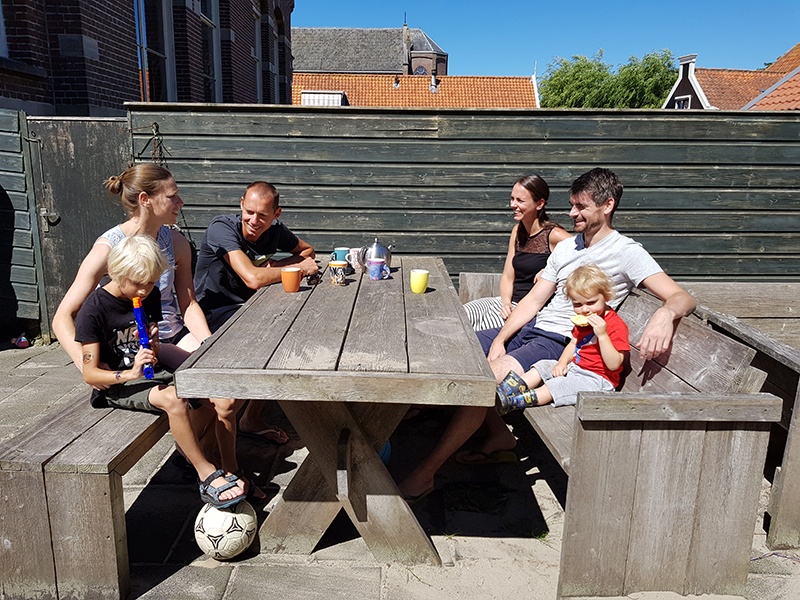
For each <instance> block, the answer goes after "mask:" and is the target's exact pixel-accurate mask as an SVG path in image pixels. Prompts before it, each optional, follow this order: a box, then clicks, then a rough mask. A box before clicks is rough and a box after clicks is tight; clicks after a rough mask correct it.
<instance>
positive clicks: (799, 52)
mask: <svg viewBox="0 0 800 600" xmlns="http://www.w3.org/2000/svg"><path fill="white" fill-rule="evenodd" d="M797 67H800V44H796V45H795V46H794V48H792V49H791V50H789V51H788V52H787V53H786V54H784V55H782V56H781V57H780V58H778V60H776V61H775V62H774V63H772V64H771V65H770V66H768V67H767V68H766V69H765V71H771V72H773V73H783V74H786V73H791V72H792V71H794V70H795V69H796V68H797Z"/></svg>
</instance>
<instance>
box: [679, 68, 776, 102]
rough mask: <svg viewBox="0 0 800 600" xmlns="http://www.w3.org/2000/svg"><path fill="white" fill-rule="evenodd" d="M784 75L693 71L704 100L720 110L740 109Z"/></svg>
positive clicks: (733, 71) (759, 72) (716, 70)
mask: <svg viewBox="0 0 800 600" xmlns="http://www.w3.org/2000/svg"><path fill="white" fill-rule="evenodd" d="M784 75H785V73H774V72H767V71H744V70H734V69H701V68H697V69H695V76H696V77H697V81H698V83H700V87H702V88H703V92H704V93H705V95H706V98H708V101H709V102H710V103H711V105H712V106H715V107H716V108H719V109H721V110H739V109H741V108H742V107H743V106H744V105H745V104H747V103H748V102H750V101H751V100H752V99H753V98H755V97H756V96H758V95H759V94H761V93H762V92H764V90H766V89H767V88H769V87H771V86H773V85H775V84H776V83H777V82H778V81H779V80H780V79H781V77H783V76H784Z"/></svg>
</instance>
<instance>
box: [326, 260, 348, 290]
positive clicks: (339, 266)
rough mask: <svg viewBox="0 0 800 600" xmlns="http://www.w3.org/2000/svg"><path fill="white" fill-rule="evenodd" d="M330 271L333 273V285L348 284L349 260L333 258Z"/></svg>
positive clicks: (329, 265)
mask: <svg viewBox="0 0 800 600" xmlns="http://www.w3.org/2000/svg"><path fill="white" fill-rule="evenodd" d="M328 271H330V274H331V283H332V284H333V285H347V279H346V277H345V276H346V275H347V262H345V261H343V260H332V261H331V262H329V263H328Z"/></svg>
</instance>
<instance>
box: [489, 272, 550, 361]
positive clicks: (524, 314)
mask: <svg viewBox="0 0 800 600" xmlns="http://www.w3.org/2000/svg"><path fill="white" fill-rule="evenodd" d="M555 291H556V284H555V283H553V282H552V281H548V280H546V279H539V281H537V282H536V284H535V285H534V286H533V287H532V288H531V291H530V292H528V293H527V294H525V296H523V297H522V300H520V301H519V304H517V307H516V308H515V309H514V310H513V311H512V312H511V314H510V315H509V317H508V319H506V323H505V325H503V328H502V329H501V330H500V332H499V333H498V334H497V337H495V338H494V341H493V342H492V347H491V349H490V350H489V355H488V356H487V358H488V359H489V361H490V362H491V361H493V360H496V359H497V358H499V357H501V356H503V355H504V354H505V353H506V348H505V345H506V342H508V340H510V339H511V338H512V337H513V336H514V335H515V334H516V333H517V332H518V331H519V330H520V329H522V328H523V327H524V326H525V325H527V324H528V323H529V322H530V321H531V319H533V318H534V317H535V316H536V315H537V314H539V310H541V308H542V307H543V306H544V305H545V304H546V303H547V301H548V300H549V299H550V296H552V295H553V293H554V292H555Z"/></svg>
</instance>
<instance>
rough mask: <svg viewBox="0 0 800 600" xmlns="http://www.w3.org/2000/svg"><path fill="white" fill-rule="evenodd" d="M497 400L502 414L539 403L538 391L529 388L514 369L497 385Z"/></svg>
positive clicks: (498, 408)
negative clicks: (537, 398)
mask: <svg viewBox="0 0 800 600" xmlns="http://www.w3.org/2000/svg"><path fill="white" fill-rule="evenodd" d="M495 400H496V403H497V410H498V412H499V413H500V414H501V415H505V414H508V413H510V412H511V411H513V410H522V409H523V408H528V407H531V406H536V405H537V404H538V402H537V400H536V392H535V391H533V390H531V389H529V388H528V386H527V384H526V383H525V382H524V381H523V380H522V378H521V377H520V376H519V375H517V374H516V373H515V372H514V371H509V373H508V375H506V376H505V379H503V381H501V382H500V384H499V385H498V386H497V394H496V396H495Z"/></svg>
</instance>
